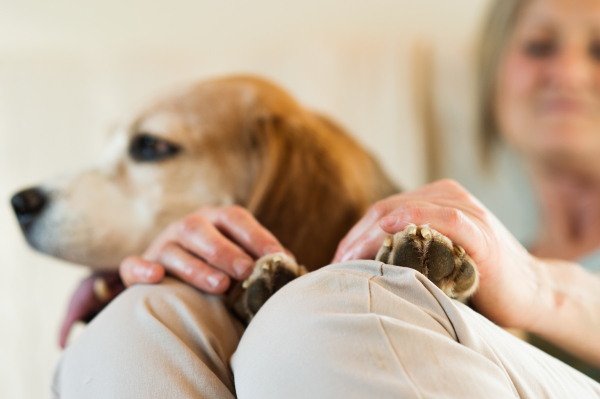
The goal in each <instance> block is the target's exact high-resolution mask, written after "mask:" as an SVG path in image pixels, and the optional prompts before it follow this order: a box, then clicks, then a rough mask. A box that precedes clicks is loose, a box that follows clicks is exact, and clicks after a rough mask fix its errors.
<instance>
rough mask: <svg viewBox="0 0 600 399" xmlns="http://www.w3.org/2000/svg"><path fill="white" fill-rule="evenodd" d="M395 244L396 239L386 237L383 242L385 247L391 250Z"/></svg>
mask: <svg viewBox="0 0 600 399" xmlns="http://www.w3.org/2000/svg"><path fill="white" fill-rule="evenodd" d="M393 243H394V237H392V236H387V237H385V240H384V241H383V246H384V247H386V248H391V247H392V244H393Z"/></svg>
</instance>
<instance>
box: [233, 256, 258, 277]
mask: <svg viewBox="0 0 600 399" xmlns="http://www.w3.org/2000/svg"><path fill="white" fill-rule="evenodd" d="M252 267H254V262H252V261H251V260H249V259H247V258H237V259H236V260H234V261H233V270H235V274H236V275H237V276H238V277H242V276H244V275H246V273H247V272H248V270H249V269H251V268H252Z"/></svg>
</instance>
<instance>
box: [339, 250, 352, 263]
mask: <svg viewBox="0 0 600 399" xmlns="http://www.w3.org/2000/svg"><path fill="white" fill-rule="evenodd" d="M350 259H352V252H346V253H345V254H344V256H342V259H340V262H346V261H347V260H350Z"/></svg>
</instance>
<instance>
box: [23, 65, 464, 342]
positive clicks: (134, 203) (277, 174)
mask: <svg viewBox="0 0 600 399" xmlns="http://www.w3.org/2000/svg"><path fill="white" fill-rule="evenodd" d="M397 192H399V190H398V188H397V187H396V186H395V185H394V184H393V183H392V181H391V180H390V179H389V178H388V177H387V176H386V174H385V173H384V171H383V170H382V168H381V167H380V166H379V164H378V162H377V161H376V160H375V158H374V157H373V156H371V155H370V154H369V153H368V152H367V151H366V150H365V149H364V148H362V147H361V146H360V145H359V144H358V143H357V142H356V141H355V140H354V139H352V137H351V136H350V135H349V134H348V133H346V132H345V131H344V129H343V128H341V127H340V126H339V125H338V124H336V123H335V122H333V121H331V120H330V119H328V118H326V117H325V116H322V115H320V114H318V113H316V112H313V111H310V110H308V109H306V108H304V107H302V106H301V105H300V104H298V102H296V101H295V100H294V99H293V98H292V97H291V96H290V95H289V94H287V93H286V92H285V91H284V90H282V89H281V88H279V87H277V86H276V85H274V84H273V83H270V82H268V81H266V80H264V79H261V78H258V77H251V76H234V77H225V78H219V79H213V80H208V81H203V82H200V83H196V84H193V85H190V86H187V87H183V88H180V89H178V90H175V91H173V92H171V93H169V94H168V95H166V96H163V97H162V98H159V99H158V100H156V101H153V102H150V103H148V104H146V105H145V106H143V107H140V108H139V109H137V110H136V111H135V112H133V113H131V114H130V115H128V116H126V117H124V118H123V119H122V120H121V121H120V122H119V123H118V124H117V127H116V128H115V131H114V132H113V133H112V135H111V138H110V141H109V143H108V145H107V148H106V150H105V153H104V154H103V155H102V156H101V158H100V160H99V162H98V163H97V165H96V166H95V167H93V168H91V169H88V170H84V171H81V172H79V173H75V174H71V175H68V176H62V177H59V178H55V179H51V180H48V181H47V182H44V183H42V184H40V185H39V186H37V187H33V188H29V189H26V190H23V191H21V192H19V193H17V194H15V195H14V196H13V198H12V200H11V202H12V206H13V208H14V211H15V214H16V216H17V218H18V221H19V223H20V226H21V229H22V231H23V233H24V235H25V238H26V240H27V242H28V243H29V244H30V245H31V246H32V247H33V248H35V249H36V250H38V251H40V252H43V253H45V254H48V255H51V256H55V257H59V258H62V259H64V260H67V261H71V262H73V263H77V264H81V265H86V266H89V267H90V268H91V269H92V270H93V271H94V273H95V274H94V275H93V276H92V277H91V278H90V279H87V280H85V281H84V282H83V283H82V285H81V286H80V288H79V289H78V291H77V292H76V293H75V295H74V299H73V300H72V302H71V305H70V309H69V312H68V315H67V320H66V321H65V324H64V325H63V331H62V334H61V345H62V346H63V347H64V344H65V341H66V334H67V333H68V330H69V328H70V327H71V324H72V323H73V322H74V321H75V320H77V319H81V320H89V319H90V318H91V317H93V316H94V315H95V313H97V312H98V311H99V310H100V309H101V308H102V307H103V306H104V305H105V304H106V302H108V301H109V300H110V299H112V298H113V297H114V296H115V295H116V294H117V293H118V292H119V291H120V290H121V289H122V288H123V287H122V285H120V280H119V279H118V276H117V275H116V270H117V269H118V265H119V263H120V261H121V260H122V259H123V258H125V257H126V256H128V255H131V254H139V253H142V252H143V251H144V250H145V249H146V247H148V245H149V244H150V242H151V241H152V239H153V238H154V237H156V236H157V235H158V233H159V232H160V231H162V230H163V229H164V228H165V227H166V226H167V225H168V224H169V223H171V222H173V221H175V220H178V219H180V218H182V217H184V216H185V215H187V214H190V213H192V212H193V211H195V210H196V209H198V208H200V207H202V206H206V205H211V206H220V205H239V206H242V207H245V208H247V209H248V210H249V211H250V212H251V213H252V214H253V215H254V216H255V217H256V219H257V220H258V221H259V222H260V223H261V224H262V225H263V226H265V227H266V228H267V229H268V230H270V231H271V232H272V233H273V234H274V235H275V237H277V239H278V240H279V241H280V242H281V243H282V244H283V245H284V246H285V247H286V248H288V249H289V250H290V251H291V252H292V253H293V254H295V256H296V258H297V261H298V264H302V265H304V266H305V267H306V269H307V270H308V271H312V270H315V269H317V268H319V267H321V266H324V265H327V264H328V263H329V262H330V260H331V259H332V257H333V255H334V252H335V250H336V247H337V245H338V243H339V242H340V240H341V239H342V238H343V236H344V235H345V234H346V233H347V231H348V230H349V229H350V228H351V227H352V226H353V225H354V224H355V223H356V222H357V221H358V220H359V218H360V217H361V216H362V215H363V213H364V212H365V211H366V209H367V208H368V207H369V206H370V205H371V204H373V203H374V202H376V201H377V200H379V199H382V198H385V197H387V196H390V195H392V194H394V193H397ZM421 231H423V232H424V231H426V230H422V229H421V228H419V230H418V232H421ZM416 232H417V230H414V232H412V231H411V232H409V231H407V232H406V233H405V234H404V236H403V237H405V238H406V239H407V240H409V241H410V242H411V243H412V244H411V245H412V247H414V248H417V247H418V248H420V249H419V250H418V251H420V252H419V255H418V256H420V257H421V260H422V261H424V259H425V252H423V251H424V250H423V248H425V247H427V245H428V244H427V245H424V244H423V245H422V242H425V241H427V240H425V241H423V237H425V238H427V237H429V239H431V237H430V236H427V234H428V233H426V234H425V235H423V234H421V235H420V236H418V237H417V235H415V234H412V233H416ZM409 233H410V234H409ZM436 237H437V236H436ZM436 239H437V238H436ZM388 241H389V240H388ZM405 241H406V240H405ZM430 241H431V240H430ZM393 242H398V240H396V241H393V240H392V241H389V242H388V248H392V247H393V245H392V243H393ZM403 242H404V241H403ZM427 242H429V241H427ZM415 243H416V244H418V243H421V244H419V245H420V246H418V245H417V246H415V245H416V244H415ZM413 244H415V245H413ZM447 246H448V248H449V250H450V251H452V250H453V247H452V245H451V244H448V245H447ZM398 248H399V247H398V246H397V248H396V249H394V250H393V252H398ZM405 249H406V248H405ZM405 249H402V251H404V250H405ZM384 252H385V251H384ZM387 253H388V254H389V251H388V252H387ZM379 258H381V256H380V257H379ZM393 259H394V258H393V257H391V258H389V259H387V258H386V259H385V261H389V262H390V263H394V261H393ZM422 263H423V262H422ZM423 264H424V263H423ZM266 265H268V267H267V266H266ZM259 266H260V267H259ZM282 267H283V268H284V269H286V270H288V271H290V273H291V274H290V275H289V278H288V279H287V280H286V281H288V280H289V279H292V278H295V277H297V276H298V275H299V274H301V273H302V270H304V269H302V268H300V267H298V266H297V264H296V263H295V262H294V261H293V259H288V258H286V257H285V255H284V254H282V255H281V256H279V257H274V258H273V257H271V258H269V259H266V260H260V261H259V262H258V263H257V270H258V271H257V272H256V273H253V275H252V276H251V279H250V280H248V281H247V282H245V288H247V290H246V291H247V292H254V291H256V290H255V289H253V287H254V288H255V287H257V286H259V285H260V284H258V283H259V282H261V281H262V282H264V281H265V279H270V278H271V277H272V276H273V273H276V272H277V271H278V270H283V269H281V268H282ZM98 276H102V278H101V279H99V278H97V277H98ZM269 281H270V280H269ZM263 285H264V284H263ZM272 293H273V292H270V293H269V295H271V294H272ZM263 297H264V295H263ZM248 301H250V302H253V301H252V298H250V300H249V299H248V298H247V295H245V296H244V306H243V307H242V308H243V309H242V313H243V314H246V315H248V314H249V315H250V317H251V316H252V315H253V314H254V313H255V312H256V311H258V308H259V307H260V305H261V304H262V302H261V303H259V304H258V305H256V304H255V305H253V306H250V307H251V308H252V309H253V310H252V311H250V312H249V311H248V309H249V307H248Z"/></svg>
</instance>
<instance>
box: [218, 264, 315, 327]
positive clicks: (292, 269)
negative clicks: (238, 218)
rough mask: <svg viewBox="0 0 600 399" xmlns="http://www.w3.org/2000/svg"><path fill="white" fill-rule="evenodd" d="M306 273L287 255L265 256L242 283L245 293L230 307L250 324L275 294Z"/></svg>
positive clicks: (304, 269)
mask: <svg viewBox="0 0 600 399" xmlns="http://www.w3.org/2000/svg"><path fill="white" fill-rule="evenodd" d="M306 273H307V270H306V268H305V267H304V266H300V265H298V264H297V263H296V261H295V260H294V259H293V258H292V257H290V256H288V255H287V254H285V253H277V254H271V255H265V256H263V257H262V258H260V259H258V260H257V261H256V263H255V266H254V270H253V271H252V274H251V275H250V277H248V278H247V279H246V280H244V281H243V282H242V288H243V289H244V290H245V292H244V293H243V294H242V295H241V296H240V297H238V298H237V299H235V300H234V302H233V303H232V304H231V305H230V307H232V310H233V311H234V312H235V313H236V314H237V315H238V316H239V317H240V319H242V320H243V321H244V322H246V323H249V322H250V320H252V318H253V317H254V315H255V314H256V312H258V310H259V309H260V308H261V307H262V305H263V304H264V303H265V302H266V301H267V300H268V299H269V298H270V297H271V296H272V295H273V294H274V293H275V292H277V291H278V290H279V289H280V288H282V287H283V286H284V285H286V284H287V283H289V282H290V281H292V280H294V279H296V278H297V277H299V276H302V275H304V274H306Z"/></svg>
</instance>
